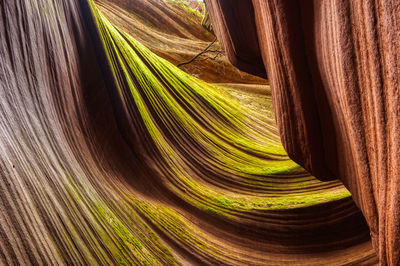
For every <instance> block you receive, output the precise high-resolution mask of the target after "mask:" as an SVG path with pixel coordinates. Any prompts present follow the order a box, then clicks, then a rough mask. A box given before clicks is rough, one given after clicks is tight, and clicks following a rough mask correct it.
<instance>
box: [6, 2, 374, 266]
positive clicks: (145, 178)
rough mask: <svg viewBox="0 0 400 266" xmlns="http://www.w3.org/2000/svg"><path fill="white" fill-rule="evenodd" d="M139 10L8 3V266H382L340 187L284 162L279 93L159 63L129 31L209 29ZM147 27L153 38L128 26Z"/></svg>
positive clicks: (183, 34)
mask: <svg viewBox="0 0 400 266" xmlns="http://www.w3.org/2000/svg"><path fill="white" fill-rule="evenodd" d="M132 2H134V3H137V5H134V6H132V5H131V4H130V3H132ZM132 2H131V1H122V0H115V1H114V0H113V1H106V0H104V1H96V3H95V2H94V1H91V0H88V1H86V0H58V1H53V0H5V1H1V3H0V152H1V156H0V264H1V265H42V264H45V265H116V264H120V265H180V264H186V265H188V264H189V265H268V264H272V265H281V264H297V265H321V264H327V265H346V264H347V265H349V264H355V265H359V264H361V263H364V264H374V263H376V262H377V257H376V255H375V253H374V251H373V250H372V246H371V242H370V237H369V231H368V227H367V225H366V222H365V220H364V218H363V217H362V215H361V213H360V211H359V210H358V209H357V207H356V206H355V204H354V202H353V201H352V199H351V195H350V193H349V192H348V191H347V190H346V189H345V188H344V187H343V185H342V184H341V182H339V181H337V180H334V181H330V182H321V181H319V180H317V179H316V178H314V177H313V176H310V174H309V173H308V172H306V171H305V170H304V169H303V168H302V167H300V166H299V165H298V164H296V163H295V162H293V161H292V160H290V159H289V158H288V156H287V154H286V152H285V150H284V149H283V147H282V145H281V143H280V139H279V134H278V131H277V128H276V124H275V121H274V119H273V117H274V113H273V111H272V107H271V105H272V103H271V91H270V89H269V86H265V85H264V86H261V85H248V84H247V85H243V84H226V85H225V86H222V85H213V84H209V83H206V82H204V81H202V80H199V79H197V78H195V77H193V76H191V75H189V74H187V73H185V72H183V71H182V70H181V69H179V68H177V67H175V66H174V65H173V64H171V63H170V62H168V61H166V60H164V59H162V58H160V57H159V56H157V55H156V54H154V53H153V52H152V51H150V49H149V48H146V47H145V45H143V44H142V43H141V42H139V41H137V40H136V38H135V37H133V35H135V36H136V35H140V36H142V38H143V39H146V38H147V37H148V36H150V37H149V38H153V37H154V38H156V37H157V38H160V39H165V36H168V35H170V36H172V35H174V34H175V36H178V37H180V38H177V39H179V40H184V39H185V38H189V39H188V40H186V41H185V44H183V45H182V43H183V41H182V43H179V44H177V47H185V46H189V44H190V43H194V42H193V40H195V39H197V38H200V39H201V38H203V37H204V36H203V34H202V33H199V32H197V31H200V30H201V29H202V28H201V27H198V28H196V29H195V30H194V32H192V33H188V32H187V31H188V29H190V27H189V28H184V27H179V26H178V25H175V24H174V23H173V21H172V20H171V19H168V18H166V21H167V22H168V23H167V22H166V23H161V24H160V23H159V24H157V20H156V19H154V17H156V16H153V15H154V11H155V10H158V11H157V12H161V10H162V11H163V12H161V13H163V14H168V13H170V12H169V11H168V10H170V9H168V8H167V9H164V7H165V6H169V7H170V8H172V9H173V10H175V7H176V6H175V7H172V6H171V5H170V4H171V3H175V1H172V2H171V1H169V2H168V1H165V2H166V3H167V2H168V3H169V4H168V5H167V4H166V5H165V6H160V5H159V2H156V1H142V0H141V1H139V0H137V1H132ZM146 4H147V5H146ZM153 4H154V6H151V5H153ZM131 8H132V9H131ZM137 9H141V10H145V11H146V12H147V11H148V13H149V14H147V15H144V14H146V13H145V12H144V11H143V12H144V13H141V12H142V11H140V12H139V13H141V14H142V15H143V16H144V17H142V18H138V16H137V14H136V13H135V12H136V11H137ZM119 11H123V12H119ZM150 11H151V12H150ZM164 11H165V12H164ZM250 11H251V9H250V10H249V12H250ZM101 12H108V14H107V15H108V16H106V15H104V14H102V13H101ZM139 17H140V16H139ZM145 18H148V19H149V21H153V22H154V23H150V24H152V27H159V30H158V32H157V33H156V34H154V32H153V33H152V34H147V35H146V34H144V33H143V32H142V31H141V28H140V26H138V27H133V26H132V28H131V30H132V32H126V31H124V30H123V29H122V25H124V24H125V25H144V24H146V23H145V22H143V21H145V20H146V19H145ZM200 19H201V18H200V17H199V16H198V21H199V24H200ZM113 20H114V21H113ZM122 21H125V22H126V23H123V22H122ZM136 23H139V24H136ZM169 24H172V26H171V27H166V28H165V27H164V26H166V25H169ZM118 25H120V26H121V27H119V26H118ZM126 27H127V28H130V27H128V26H126ZM163 31H167V32H163ZM130 33H132V34H130ZM164 34H168V35H164ZM205 34H207V33H205ZM202 36H203V37H202ZM205 37H207V36H205ZM253 37H254V36H253ZM147 41H148V42H147ZM144 42H145V41H144ZM145 43H146V44H150V45H149V46H150V48H151V49H154V50H155V51H156V52H159V53H160V54H162V51H160V47H158V49H156V47H155V46H152V45H151V44H153V45H155V44H156V42H151V40H149V39H146V42H145ZM165 43H169V45H170V46H173V45H174V44H173V43H171V42H168V41H165ZM200 43H201V44H204V41H201V42H200ZM200 46H202V45H198V46H197V48H198V47H200ZM166 49H167V48H166ZM161 50H162V49H161ZM173 50H174V49H170V48H169V47H168V51H173ZM192 52H193V51H192ZM213 64H215V63H213ZM235 71H236V70H235ZM229 73H233V72H229ZM210 75H211V71H210ZM212 75H214V74H212ZM300 144H301V143H300ZM302 147H303V146H301V147H300V148H299V149H303V148H302Z"/></svg>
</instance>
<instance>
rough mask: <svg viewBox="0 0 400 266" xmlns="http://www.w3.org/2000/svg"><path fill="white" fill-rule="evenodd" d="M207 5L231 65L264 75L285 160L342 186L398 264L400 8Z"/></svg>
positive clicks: (220, 0) (393, 4)
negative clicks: (286, 158) (268, 85)
mask: <svg viewBox="0 0 400 266" xmlns="http://www.w3.org/2000/svg"><path fill="white" fill-rule="evenodd" d="M206 3H207V8H208V9H209V12H210V16H211V21H212V25H213V28H214V31H215V32H216V34H217V36H218V37H219V39H220V40H222V42H223V45H224V46H225V47H226V51H227V52H228V53H229V55H228V57H229V58H230V59H231V60H232V63H234V64H236V66H237V67H238V68H240V69H242V70H244V71H247V72H250V73H253V74H259V73H260V72H263V71H264V73H267V74H268V78H269V81H270V83H271V89H272V95H273V102H274V108H275V114H276V119H277V123H278V127H279V131H280V136H281V139H282V143H283V145H284V147H285V149H286V151H287V152H288V154H289V156H290V157H291V158H292V159H293V160H294V161H296V162H298V163H299V164H300V165H302V166H303V167H305V168H306V169H307V170H308V171H309V172H310V173H312V174H313V175H315V176H316V177H318V178H319V179H321V180H330V179H332V178H339V179H340V180H342V181H343V183H344V184H345V186H346V187H347V188H348V189H349V190H350V192H351V193H352V195H353V198H354V200H355V202H356V203H357V205H358V206H359V207H360V209H361V210H362V212H363V214H364V216H365V218H366V220H367V222H368V225H369V228H370V231H371V236H372V239H373V245H374V248H375V250H376V252H377V253H378V255H379V258H380V261H381V263H382V264H391V265H398V264H399V263H400V254H399V250H400V231H399V226H400V223H399V222H400V220H399V219H400V216H399V213H400V205H399V193H398V190H399V188H400V187H399V185H400V184H399V180H400V179H399V174H400V173H399V171H400V160H399V159H400V140H399V138H398V137H397V136H398V134H399V133H400V131H399V130H400V128H399V126H400V125H399V123H400V119H399V118H400V113H399V112H400V110H399V106H400V93H399V85H400V84H399V78H400V73H399V71H400V68H399V62H400V61H399V54H400V35H399V31H400V27H399V21H400V5H399V2H398V1H319V0H318V1H284V0H282V1H280V0H271V1H262V0H253V1H249V0H246V1H242V0H240V1H228V0H207V1H206ZM231 6H232V7H233V8H231ZM242 6H246V8H245V9H243V8H242ZM243 21H245V23H246V25H252V26H247V27H245V28H244V27H243ZM242 36H253V37H252V38H241V37H242ZM261 57H262V60H263V62H264V66H265V68H264V67H263V66H260V59H259V58H261ZM243 62H245V63H243ZM249 65H251V67H249ZM254 67H256V68H257V69H256V70H255V69H254Z"/></svg>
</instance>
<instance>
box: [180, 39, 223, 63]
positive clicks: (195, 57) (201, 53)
mask: <svg viewBox="0 0 400 266" xmlns="http://www.w3.org/2000/svg"><path fill="white" fill-rule="evenodd" d="M216 41H217V37H215V38H214V40H213V41H212V42H211V43H210V44H208V46H207V47H206V48H205V49H204V50H203V51H201V52H200V53H198V54H197V55H195V56H194V57H193V58H192V59H190V60H189V61H186V62H183V63H179V64H178V65H177V66H178V67H180V66H183V65H187V64H190V63H192V62H193V61H196V59H197V58H199V56H201V55H203V54H205V53H207V52H210V51H209V50H208V49H210V47H211V46H212V45H213V44H214V43H215V42H216ZM197 61H198V60H197Z"/></svg>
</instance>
